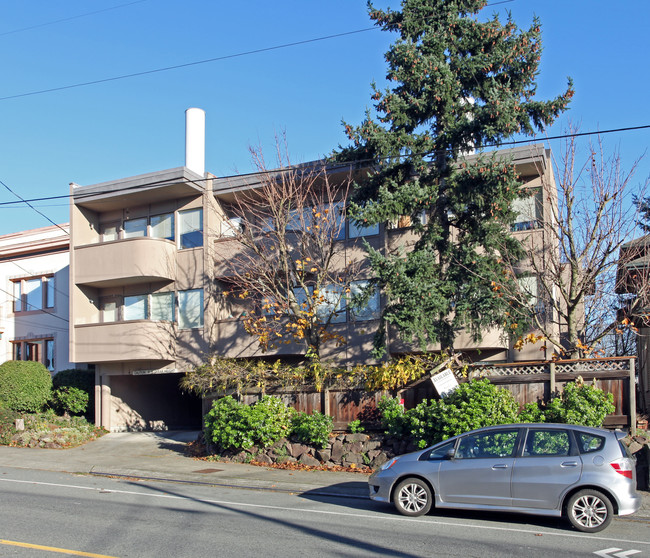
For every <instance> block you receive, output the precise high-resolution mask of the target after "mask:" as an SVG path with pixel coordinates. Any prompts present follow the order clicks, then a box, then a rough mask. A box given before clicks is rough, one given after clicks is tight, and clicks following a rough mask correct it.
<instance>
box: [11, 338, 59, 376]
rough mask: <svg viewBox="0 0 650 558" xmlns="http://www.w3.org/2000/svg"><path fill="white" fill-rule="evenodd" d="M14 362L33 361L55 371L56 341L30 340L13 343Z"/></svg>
mask: <svg viewBox="0 0 650 558" xmlns="http://www.w3.org/2000/svg"><path fill="white" fill-rule="evenodd" d="M12 343H13V359H14V360H32V361H35V362H40V363H42V364H43V365H44V366H45V368H47V369H48V370H49V371H50V372H53V371H54V339H30V340H28V341H12Z"/></svg>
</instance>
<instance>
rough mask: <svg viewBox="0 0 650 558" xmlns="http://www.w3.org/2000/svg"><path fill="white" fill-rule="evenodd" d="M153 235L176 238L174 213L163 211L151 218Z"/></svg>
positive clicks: (154, 236) (167, 238)
mask: <svg viewBox="0 0 650 558" xmlns="http://www.w3.org/2000/svg"><path fill="white" fill-rule="evenodd" d="M149 221H150V224H151V237H152V238H164V239H166V240H174V214H173V213H162V214H160V215H152V216H151V218H150V220H149Z"/></svg>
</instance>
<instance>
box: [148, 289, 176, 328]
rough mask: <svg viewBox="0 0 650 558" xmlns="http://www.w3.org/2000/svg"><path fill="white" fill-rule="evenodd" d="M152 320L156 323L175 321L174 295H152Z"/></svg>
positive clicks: (168, 293)
mask: <svg viewBox="0 0 650 558" xmlns="http://www.w3.org/2000/svg"><path fill="white" fill-rule="evenodd" d="M151 319H152V320H155V321H164V322H173V321H174V293H173V292H165V293H153V294H152V295H151Z"/></svg>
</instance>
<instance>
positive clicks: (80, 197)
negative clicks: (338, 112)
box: [0, 124, 650, 228]
mask: <svg viewBox="0 0 650 558" xmlns="http://www.w3.org/2000/svg"><path fill="white" fill-rule="evenodd" d="M649 128H650V124H645V125H643V126H627V127H624V128H612V129H609V130H599V131H593V132H576V133H572V134H562V135H557V136H549V137H546V138H543V139H542V138H530V139H522V140H512V141H508V142H503V143H500V144H488V145H484V146H482V147H497V148H498V147H503V146H508V145H521V144H526V143H534V142H539V141H554V140H561V139H569V138H576V137H584V136H595V135H604V134H612V133H618V132H633V131H637V130H647V129H649ZM448 151H449V150H444V151H443V152H445V153H446V152H448ZM433 153H435V152H431V153H429V154H433ZM413 155H425V154H424V153H414V154H413ZM391 158H392V157H385V159H391ZM375 160H376V159H355V160H354V161H347V162H341V163H337V164H339V165H342V166H344V165H346V164H359V163H370V162H372V161H375ZM300 168H301V165H294V166H291V167H284V168H281V169H271V170H267V171H252V172H248V173H240V174H232V175H224V176H218V177H216V178H215V180H219V181H220V180H228V179H231V178H232V179H234V178H245V177H247V176H255V175H260V174H272V173H277V172H280V171H287V170H291V169H296V170H298V169H300ZM205 180H206V179H201V180H191V179H184V180H183V181H182V183H184V184H194V185H196V186H199V187H201V188H203V186H201V185H200V184H198V183H199V182H203V181H205ZM167 183H169V180H160V181H157V182H150V183H147V184H144V185H138V186H131V187H129V188H119V189H118V188H116V189H111V190H104V191H102V192H101V194H102V195H105V194H111V193H118V192H121V193H123V192H125V191H129V190H140V189H145V188H151V187H152V186H157V185H163V184H167ZM0 184H2V185H3V186H5V188H7V186H6V185H5V184H4V183H3V182H2V181H0ZM7 189H9V188H7ZM9 191H10V192H12V191H11V190H9ZM12 193H14V192H12ZM95 195H96V193H91V192H88V193H84V194H81V195H77V196H76V199H77V200H79V201H83V200H84V199H85V198H89V197H92V196H95ZM17 197H19V196H17ZM72 197H75V196H74V194H63V195H60V196H45V197H42V198H31V199H27V200H25V199H22V198H20V201H5V202H0V207H6V206H13V205H16V204H19V203H26V204H29V203H36V202H43V201H53V200H61V199H68V200H69V199H70V198H72ZM103 202H106V203H112V202H111V200H97V202H96V203H103ZM62 206H63V205H61V206H60V207H62ZM57 226H58V225H57ZM59 228H61V227H59Z"/></svg>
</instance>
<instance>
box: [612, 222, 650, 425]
mask: <svg viewBox="0 0 650 558" xmlns="http://www.w3.org/2000/svg"><path fill="white" fill-rule="evenodd" d="M616 293H617V294H618V295H622V296H623V297H624V298H625V299H626V301H625V305H624V306H623V308H621V310H620V313H621V318H628V319H629V320H631V322H632V324H633V326H634V328H635V329H636V351H637V406H638V408H639V410H641V411H644V412H647V410H648V409H650V235H644V236H642V237H640V238H637V239H634V240H631V241H630V242H627V243H625V244H623V245H622V246H621V250H620V253H619V259H618V269H617V274H616Z"/></svg>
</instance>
